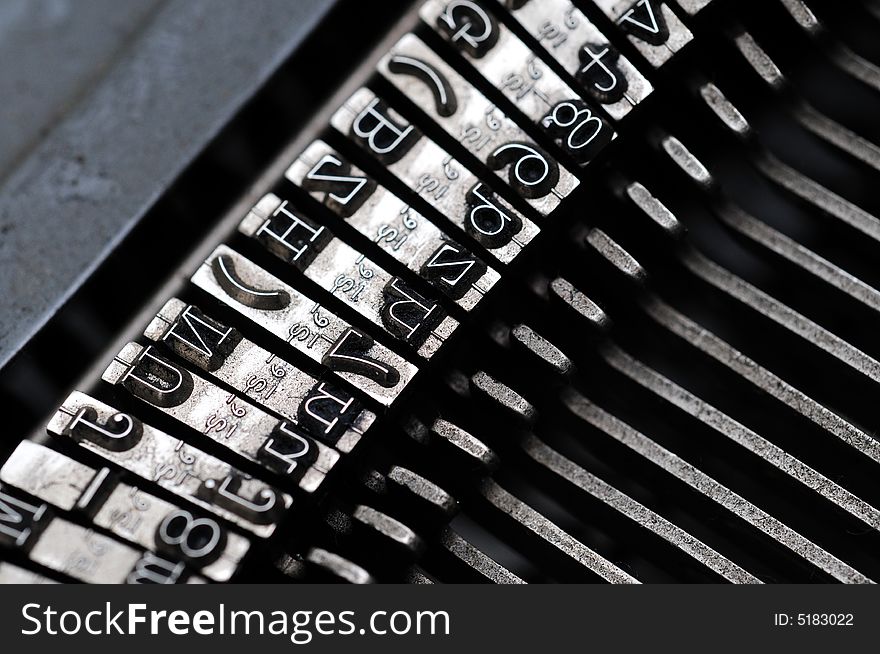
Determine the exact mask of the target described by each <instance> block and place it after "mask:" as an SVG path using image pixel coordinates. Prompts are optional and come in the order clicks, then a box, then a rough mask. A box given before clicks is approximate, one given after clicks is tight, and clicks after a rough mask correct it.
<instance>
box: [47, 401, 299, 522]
mask: <svg viewBox="0 0 880 654" xmlns="http://www.w3.org/2000/svg"><path fill="white" fill-rule="evenodd" d="M129 426H131V429H132V430H133V432H132V433H133V434H137V438H136V439H135V438H131V439H127V440H126V439H125V437H124V436H122V435H123V434H125V432H126V431H127V429H128V427H129ZM47 429H48V431H49V433H50V434H53V435H55V436H59V437H65V438H72V439H73V440H75V441H76V442H78V443H79V444H80V446H82V447H84V448H85V449H87V450H91V451H92V452H95V453H96V454H98V455H100V456H102V457H104V458H105V459H107V460H108V461H110V462H112V463H114V464H116V465H118V466H120V467H122V468H124V469H126V470H128V471H129V472H132V473H134V474H136V475H138V476H140V477H142V478H143V479H146V480H147V481H150V482H153V483H156V484H158V485H159V486H161V487H162V488H165V489H166V490H168V491H171V492H172V493H174V494H176V495H179V496H181V497H184V498H186V499H187V500H189V501H190V502H193V503H195V504H197V505H199V506H200V507H202V508H204V509H207V510H208V511H211V512H212V513H214V514H215V515H218V516H220V517H221V518H223V519H224V520H228V521H229V522H232V523H235V524H236V525H238V526H239V527H242V528H244V529H247V530H248V531H250V532H251V533H253V534H255V535H256V536H259V537H262V538H266V537H268V536H270V535H271V534H272V533H273V532H274V531H275V523H276V522H277V521H278V520H279V519H280V518H281V517H282V516H283V515H284V512H285V511H287V510H288V509H289V508H290V507H291V505H292V504H293V499H292V498H291V497H290V495H288V494H287V493H284V492H282V491H280V490H278V489H276V488H273V487H272V486H270V485H267V484H265V483H264V482H262V481H258V480H256V479H253V478H252V477H250V476H249V475H246V474H244V473H242V472H240V471H239V470H236V469H235V468H234V467H232V466H231V465H230V464H228V463H225V462H224V461H221V460H219V459H217V458H215V457H213V456H211V455H209V454H205V453H204V452H202V451H201V450H200V449H198V448H197V447H194V446H193V445H189V444H187V443H185V442H184V441H183V440H181V439H179V438H175V437H173V436H169V435H168V434H166V433H164V432H162V431H159V430H158V429H156V428H155V427H152V426H150V425H148V424H145V423H143V422H142V421H140V420H138V419H137V418H135V417H134V416H132V415H130V414H126V413H121V412H119V411H117V410H116V409H114V408H113V407H111V406H109V405H107V404H104V403H103V402H100V401H99V400H96V399H94V398H91V397H89V396H88V395H86V394H84V393H80V392H78V391H77V392H74V393H72V394H71V395H70V396H69V397H68V398H67V400H65V402H64V404H63V405H61V407H60V408H59V409H58V411H57V412H56V413H55V416H54V417H53V418H52V420H51V421H50V422H49V425H48V427H47ZM120 436H122V438H120Z"/></svg>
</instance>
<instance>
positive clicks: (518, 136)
mask: <svg viewBox="0 0 880 654" xmlns="http://www.w3.org/2000/svg"><path fill="white" fill-rule="evenodd" d="M396 62H397V63H396ZM401 62H405V63H401ZM379 72H381V73H382V74H383V75H384V76H385V77H386V78H387V79H388V80H389V81H390V82H391V83H392V84H394V85H395V86H396V87H397V88H399V89H400V90H401V91H402V92H403V93H404V95H406V96H407V97H408V98H409V99H410V100H412V101H413V102H414V103H415V104H417V105H418V106H419V107H420V108H421V109H422V110H424V111H425V112H427V113H428V115H430V116H431V118H432V119H433V120H434V121H436V122H437V124H438V125H440V126H441V127H442V128H443V129H445V130H446V131H447V132H448V133H449V134H450V135H451V136H452V137H453V138H455V139H456V140H458V142H459V143H461V145H462V146H464V147H465V148H466V149H467V150H468V151H469V152H470V153H471V154H473V155H474V156H475V157H477V158H478V159H479V160H480V161H482V162H483V163H485V164H486V166H487V167H489V168H490V169H492V170H494V171H495V172H496V174H497V175H498V176H499V177H501V178H502V179H503V180H504V181H505V182H507V184H508V186H510V187H511V188H512V189H513V190H514V191H515V192H516V193H517V194H519V195H520V196H521V197H523V198H524V199H525V200H526V202H528V203H529V204H530V205H531V206H532V207H534V208H535V210H537V211H538V212H539V213H540V214H541V215H544V216H546V215H549V214H550V213H551V212H552V211H553V210H554V209H555V208H556V207H558V206H559V203H560V202H561V201H562V200H563V199H564V198H565V197H566V196H567V195H569V194H570V193H571V192H572V191H573V190H574V189H575V188H576V187H577V185H578V184H579V182H578V179H577V178H576V177H575V176H574V175H572V174H571V173H570V172H569V171H568V170H567V169H566V168H565V167H564V166H562V165H560V164H559V162H557V161H556V160H555V159H553V158H552V157H551V156H550V155H549V154H548V153H547V152H545V151H544V150H543V149H542V148H540V147H539V146H538V145H536V144H535V143H534V142H533V141H532V139H531V138H529V137H528V135H527V134H526V133H525V132H524V131H523V130H522V129H521V128H520V127H519V126H518V125H517V124H516V123H515V122H514V121H513V120H511V119H510V118H509V117H508V116H507V115H506V114H505V113H504V112H503V111H502V110H501V109H499V108H498V107H497V106H496V105H495V104H494V103H493V102H491V101H490V100H489V99H488V98H487V97H486V96H485V95H483V94H482V93H481V92H480V91H479V90H477V88H476V87H474V86H473V85H472V84H471V83H470V82H468V81H467V80H466V79H465V78H464V77H462V76H461V75H459V74H458V73H457V72H456V71H455V70H454V69H453V68H452V66H450V65H449V64H448V63H447V62H446V61H444V60H443V59H442V58H441V57H440V56H439V55H437V54H436V53H435V52H434V51H433V50H431V48H429V47H428V46H427V45H425V43H424V42H423V41H422V40H421V39H419V38H418V37H417V36H416V35H415V34H407V35H406V36H404V37H403V38H402V39H400V41H398V42H397V43H396V44H395V45H394V47H393V48H391V50H390V51H389V53H388V54H387V55H385V57H383V58H382V59H381V61H380V62H379ZM361 125H362V122H361V119H360V118H358V119H357V120H356V122H355V127H356V128H357V127H358V126H361Z"/></svg>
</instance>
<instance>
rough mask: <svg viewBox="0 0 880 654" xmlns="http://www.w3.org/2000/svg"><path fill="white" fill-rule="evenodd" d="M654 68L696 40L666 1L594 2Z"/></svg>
mask: <svg viewBox="0 0 880 654" xmlns="http://www.w3.org/2000/svg"><path fill="white" fill-rule="evenodd" d="M594 2H595V3H596V4H597V5H598V6H599V8H600V9H601V10H602V11H603V12H605V15H606V16H608V18H610V19H611V20H613V21H614V22H615V23H617V25H618V27H620V28H621V30H623V31H624V32H625V33H626V34H627V36H628V37H629V40H630V41H631V42H632V43H633V45H634V46H636V48H638V50H639V52H641V53H642V55H643V56H644V57H645V59H647V60H648V61H649V62H650V63H651V65H652V66H654V67H657V68H659V67H660V66H662V65H663V64H665V63H666V62H667V61H668V60H669V59H671V58H672V56H673V55H675V53H676V52H678V51H679V50H681V49H682V48H683V47H684V46H686V45H687V44H688V43H690V41H691V40H693V38H694V35H693V34H692V33H691V31H690V30H689V29H688V28H687V27H685V24H684V23H682V22H681V20H679V18H678V16H676V15H675V14H674V13H673V11H672V10H671V9H670V8H669V7H668V6H666V2H665V0H635V1H633V0H594Z"/></svg>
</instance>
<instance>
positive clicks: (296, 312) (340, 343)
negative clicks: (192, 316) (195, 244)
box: [192, 245, 418, 405]
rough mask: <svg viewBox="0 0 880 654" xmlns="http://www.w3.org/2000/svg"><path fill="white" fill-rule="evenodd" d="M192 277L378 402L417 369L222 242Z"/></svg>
mask: <svg viewBox="0 0 880 654" xmlns="http://www.w3.org/2000/svg"><path fill="white" fill-rule="evenodd" d="M192 281H193V283H194V284H195V285H196V286H198V287H200V288H202V289H204V290H205V291H207V292H208V293H210V294H211V295H213V296H214V297H216V298H217V299H218V300H220V301H221V302H225V303H226V304H228V305H229V306H231V307H232V308H233V309H235V310H236V311H238V312H239V313H241V314H242V315H244V316H245V317H246V318H249V319H250V320H252V321H253V322H255V323H256V324H258V325H260V326H261V327H263V328H264V329H266V330H267V331H269V332H271V333H272V334H274V335H275V336H277V337H278V338H280V339H281V340H282V341H284V342H286V343H289V344H290V345H291V346H292V347H293V348H295V349H296V350H297V351H298V352H301V353H302V354H304V355H306V356H307V357H308V358H310V359H312V360H314V361H318V362H320V363H323V364H324V365H326V366H327V367H328V368H330V369H331V370H333V371H335V372H336V373H338V374H339V376H341V377H343V378H344V379H345V380H346V381H348V382H350V383H352V384H354V386H355V387H357V388H358V389H359V390H361V391H363V392H364V393H366V394H367V395H369V396H370V397H372V398H374V399H375V400H377V401H379V402H381V403H382V404H385V405H388V404H391V402H393V401H394V398H396V397H397V396H398V395H399V394H400V392H401V391H402V390H403V389H404V388H405V387H406V385H407V384H408V383H409V381H410V380H411V379H412V378H413V377H414V376H415V374H416V372H418V369H417V368H416V367H415V366H414V365H413V364H411V363H409V362H408V361H406V360H405V359H403V358H402V357H400V356H398V355H397V354H395V353H394V352H392V351H391V350H389V349H388V348H386V347H385V346H383V345H381V344H379V343H376V342H375V341H374V340H373V339H372V337H370V336H369V335H368V334H365V333H363V332H361V331H359V330H358V329H355V328H353V327H352V326H351V325H349V324H348V323H347V322H345V321H344V320H342V319H341V318H339V317H338V316H336V315H335V314H333V313H332V312H331V311H329V310H328V309H327V308H325V307H323V306H321V304H320V303H319V302H316V301H314V300H312V299H310V298H308V297H306V296H305V295H303V294H301V293H299V292H297V291H295V290H294V289H293V288H291V287H290V286H288V285H287V284H285V283H284V282H282V281H281V280H279V279H277V278H276V277H273V276H272V275H270V274H269V273H267V272H266V271H264V270H263V269H262V268H260V267H259V266H257V265H256V264H254V263H252V262H251V261H249V260H248V259H246V258H245V257H243V256H241V255H240V254H238V253H237V252H235V251H234V250H232V249H231V248H228V247H226V246H225V245H221V246H219V247H218V248H217V249H216V250H214V253H213V254H212V255H211V256H210V257H209V258H208V260H207V261H206V262H205V263H204V265H202V266H201V267H200V268H199V269H198V270H197V271H196V273H195V274H194V275H193V276H192Z"/></svg>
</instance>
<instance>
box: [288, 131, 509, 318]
mask: <svg viewBox="0 0 880 654" xmlns="http://www.w3.org/2000/svg"><path fill="white" fill-rule="evenodd" d="M285 176H286V177H287V179H289V180H290V181H291V182H293V183H294V184H297V185H298V186H301V187H302V188H304V189H305V190H307V191H309V192H310V193H311V194H312V196H314V197H315V198H316V199H318V200H319V201H321V202H323V203H324V204H325V205H326V206H327V207H329V208H330V209H331V210H333V211H335V212H336V213H337V214H339V215H340V216H341V217H343V218H345V221H346V222H347V223H348V224H350V225H351V226H353V227H354V228H355V229H357V230H358V231H359V232H360V233H361V234H363V235H364V236H366V237H367V238H369V239H371V240H372V241H373V242H374V243H376V244H378V245H379V246H380V247H382V249H383V250H385V251H386V252H388V253H389V254H390V255H391V256H393V257H394V258H395V259H397V260H398V261H400V262H401V263H403V264H404V265H406V266H407V267H408V268H409V269H410V270H412V271H414V272H416V273H418V274H419V275H420V276H421V277H422V278H423V279H425V280H426V281H428V282H429V283H431V284H432V285H434V286H435V287H436V288H438V289H440V290H441V291H442V292H443V293H444V294H445V295H446V296H448V297H449V298H451V299H453V300H455V302H456V303H457V304H458V305H459V306H460V307H462V308H463V309H465V310H468V311H469V310H471V309H473V308H474V307H475V306H476V305H477V303H478V302H479V301H480V300H481V299H482V298H483V296H484V295H485V294H486V293H487V292H488V291H489V290H490V289H491V288H492V287H493V286H494V285H495V283H496V282H497V281H498V280H499V279H500V275H499V274H498V273H497V272H496V271H495V270H493V269H492V268H489V267H488V266H487V265H486V264H485V263H483V262H482V261H481V260H480V259H479V258H478V257H476V256H475V255H473V254H471V253H470V252H468V251H467V249H465V248H464V247H463V246H462V245H460V244H459V243H456V242H455V241H454V240H453V239H451V238H450V237H449V236H448V235H447V234H445V233H444V232H443V231H442V230H441V229H439V228H438V227H437V226H435V225H434V224H433V223H431V222H430V221H428V219H427V218H425V217H424V216H422V215H421V214H419V213H418V212H417V211H416V210H415V209H413V208H412V207H411V206H409V205H408V204H406V203H404V202H403V201H402V200H401V199H399V198H398V197H397V196H395V195H394V194H392V193H391V192H390V191H389V190H388V189H386V188H385V187H383V186H382V185H381V184H378V183H377V182H376V181H375V180H373V179H371V178H370V177H368V176H367V174H366V173H364V172H363V171H362V170H361V169H359V168H357V167H356V166H354V165H352V164H351V163H349V162H348V161H347V160H346V159H345V158H344V157H343V156H342V155H341V154H339V153H338V152H336V151H335V150H333V149H332V148H330V146H329V145H327V144H326V143H324V142H323V141H315V142H314V143H312V144H311V145H309V147H308V148H306V150H305V151H304V152H303V153H302V154H301V155H300V156H299V157H298V158H297V160H296V161H295V162H294V163H293V164H292V165H291V166H290V168H288V170H287V172H286V173H285Z"/></svg>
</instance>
